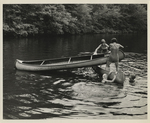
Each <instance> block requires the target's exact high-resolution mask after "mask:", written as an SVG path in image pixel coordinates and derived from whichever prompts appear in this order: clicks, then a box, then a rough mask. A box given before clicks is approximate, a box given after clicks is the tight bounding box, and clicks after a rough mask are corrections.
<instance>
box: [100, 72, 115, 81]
mask: <svg viewBox="0 0 150 123" xmlns="http://www.w3.org/2000/svg"><path fill="white" fill-rule="evenodd" d="M116 76H117V72H116V73H115V75H114V78H113V79H112V80H108V75H107V74H103V76H102V77H103V80H102V83H105V82H114V81H115V79H116Z"/></svg>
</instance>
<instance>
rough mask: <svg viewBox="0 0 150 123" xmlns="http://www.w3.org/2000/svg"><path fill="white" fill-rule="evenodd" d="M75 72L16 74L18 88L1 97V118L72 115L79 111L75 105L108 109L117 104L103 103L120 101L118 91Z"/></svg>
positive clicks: (114, 86) (20, 72)
mask: <svg viewBox="0 0 150 123" xmlns="http://www.w3.org/2000/svg"><path fill="white" fill-rule="evenodd" d="M78 71H79V70H72V71H66V70H65V71H52V72H36V73H35V72H24V71H16V74H15V76H16V81H15V85H16V88H18V89H16V92H15V91H13V93H11V94H10V93H8V94H7V93H5V94H4V101H5V103H4V112H5V113H4V119H43V118H52V117H66V116H74V115H77V114H79V112H80V111H79V110H78V109H76V108H78V106H83V107H84V105H86V106H88V105H97V106H101V107H107V106H110V105H117V104H118V103H120V102H113V101H112V102H108V101H106V100H108V99H112V98H114V97H116V98H119V96H118V95H119V93H120V92H119V90H120V89H119V88H118V87H117V86H116V85H113V84H109V85H108V84H105V85H104V84H101V83H99V82H98V78H96V79H95V77H93V78H94V79H93V78H92V77H91V78H90V77H89V76H84V75H83V74H79V73H78ZM93 80H95V81H93ZM106 97H107V98H106ZM120 98H121V97H120ZM122 98H123V97H122ZM105 99H106V100H105ZM102 100H103V101H102ZM75 105H77V106H75ZM91 110H92V109H91ZM88 113H89V112H88ZM88 113H87V114H88ZM100 114H103V112H101V113H100ZM104 114H105V113H104Z"/></svg>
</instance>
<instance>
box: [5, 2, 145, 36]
mask: <svg viewBox="0 0 150 123" xmlns="http://www.w3.org/2000/svg"><path fill="white" fill-rule="evenodd" d="M146 31H147V5H146V4H4V5H3V32H4V33H3V34H4V36H8V35H9V36H17V37H18V36H23V37H28V36H36V35H58V34H61V35H62V34H81V33H82V34H85V33H137V32H146Z"/></svg>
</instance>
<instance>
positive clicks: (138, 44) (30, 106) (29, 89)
mask: <svg viewBox="0 0 150 123" xmlns="http://www.w3.org/2000/svg"><path fill="white" fill-rule="evenodd" d="M113 37H116V38H117V39H118V41H119V43H120V44H122V45H123V46H124V47H125V48H124V49H123V51H124V52H125V53H126V58H125V61H124V62H121V63H120V69H121V70H122V71H123V72H124V73H125V75H126V80H125V82H124V85H123V86H118V85H115V84H113V83H112V84H103V83H101V82H100V80H99V77H98V75H97V74H96V73H95V72H94V71H93V70H92V69H91V68H90V67H88V68H78V69H72V70H70V71H58V72H53V73H52V72H44V73H34V72H32V73H31V72H24V71H18V70H15V69H14V62H15V60H16V59H21V60H33V59H47V58H60V57H67V56H74V55H78V54H79V53H80V52H93V51H94V50H95V48H96V47H97V46H98V45H99V43H100V41H101V39H102V38H104V39H105V40H106V42H107V43H108V44H109V43H110V40H111V38H113ZM112 67H114V66H113V64H112ZM131 73H134V74H136V79H135V80H136V81H135V83H130V82H129V74H131ZM3 118H4V119H49V118H55V119H58V118H65V119H70V118H71V119H72V118H73V119H146V118H147V36H146V35H141V34H138V35H110V34H106V35H99V34H96V35H79V36H56V37H51V38H30V39H13V38H11V39H4V41H3Z"/></svg>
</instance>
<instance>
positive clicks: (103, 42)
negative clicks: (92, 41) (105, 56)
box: [94, 39, 109, 55]
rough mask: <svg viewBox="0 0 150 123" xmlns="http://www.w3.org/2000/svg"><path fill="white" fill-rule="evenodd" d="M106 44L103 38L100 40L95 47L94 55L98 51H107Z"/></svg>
mask: <svg viewBox="0 0 150 123" xmlns="http://www.w3.org/2000/svg"><path fill="white" fill-rule="evenodd" d="M108 47H109V46H108V44H107V43H106V41H105V39H102V40H101V44H100V45H99V46H98V47H97V48H96V49H95V51H94V55H96V54H97V53H98V52H100V53H107V52H108Z"/></svg>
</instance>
